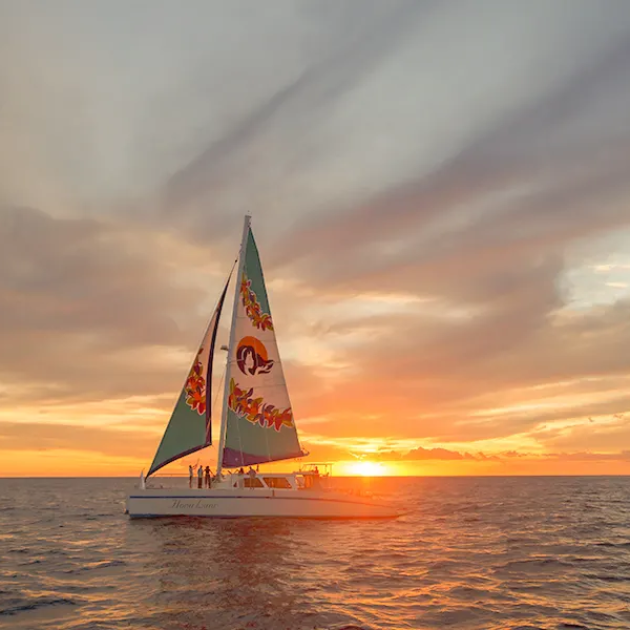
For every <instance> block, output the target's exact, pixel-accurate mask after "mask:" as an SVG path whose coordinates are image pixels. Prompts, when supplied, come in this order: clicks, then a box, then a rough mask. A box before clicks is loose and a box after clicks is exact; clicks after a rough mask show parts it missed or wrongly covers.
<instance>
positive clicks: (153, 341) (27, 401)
mask: <svg viewBox="0 0 630 630" xmlns="http://www.w3.org/2000/svg"><path fill="white" fill-rule="evenodd" d="M0 95H1V100H0V138H1V142H0V476H22V475H26V476H37V475H60V476H64V475H95V476H100V475H105V476H109V475H111V476H114V475H134V476H135V475H138V474H139V473H140V470H141V469H143V468H144V469H145V470H146V469H147V468H148V465H149V464H150V462H151V459H152V458H153V455H154V453H155V449H156V447H157V445H158V442H159V440H160V438H161V435H162V432H163V430H164V427H165V425H166V422H167V421H168V417H169V414H170V411H171V409H172V407H173V405H174V403H175V400H176V398H177V396H178V394H179V389H180V387H181V385H182V382H183V380H184V378H185V376H186V374H187V371H188V368H189V365H190V362H191V360H192V358H193V355H194V353H195V350H196V346H197V344H198V342H199V340H200V338H201V336H202V334H203V330H204V327H205V325H206V323H207V320H208V319H209V317H210V315H211V312H212V309H213V307H214V304H215V301H216V299H217V298H218V294H219V292H220V290H221V287H222V285H223V283H224V282H225V279H226V277H227V274H228V272H229V270H230V268H231V266H232V263H233V260H234V258H235V256H236V254H237V250H238V245H239V240H240V234H241V226H242V220H243V215H244V214H245V213H246V212H248V213H251V214H252V217H253V219H252V225H253V229H254V234H255V235H256V239H257V241H258V246H259V248H260V253H261V258H262V264H263V268H264V271H265V275H266V279H267V283H268V290H269V297H270V304H271V309H272V314H273V317H274V321H275V327H276V331H277V334H278V344H279V348H280V352H281V355H282V358H283V361H284V366H285V374H286V379H287V382H288V386H289V391H290V395H291V401H292V404H293V410H294V414H295V418H296V424H297V426H298V431H299V435H300V439H301V441H302V443H303V446H304V447H305V448H307V449H308V450H310V451H311V459H312V460H313V461H315V460H317V461H324V460H326V461H328V460H334V461H339V462H342V463H340V464H339V465H338V467H337V471H336V472H338V473H339V474H342V473H348V472H371V473H385V474H439V475H441V474H471V475H475V474H479V475H486V474H499V475H504V474H619V473H623V474H630V2H628V1H627V0H606V1H605V2H603V3H602V2H597V1H593V0H586V1H582V0H532V1H530V2H522V1H520V0H513V1H512V0H469V1H462V0H453V1H451V2H439V1H419V0H410V1H394V0H388V1H387V2H384V1H382V0H346V1H344V2H338V1H336V0H322V1H321V2H307V1H304V2H299V1H294V0H291V1H288V0H287V1H283V0H274V1H273V2H260V0H251V1H240V0H231V1H230V2H207V1H205V0H202V1H195V0H187V1H186V2H185V3H181V2H178V1H177V0H172V1H162V2H160V1H157V0H134V1H133V2H126V1H125V2H124V1H122V0H120V1H118V0H107V1H104V0H103V1H100V0H97V1H90V2H83V1H80V0H76V1H71V0H56V1H55V2H48V1H46V0H41V1H35V0H0ZM227 304H228V305H230V306H231V300H229V301H228V302H227ZM229 310H230V309H229V308H228V309H227V311H228V312H229ZM227 321H228V320H227V318H224V322H223V326H222V329H221V333H220V335H221V338H220V340H219V341H220V343H226V341H227V325H228V324H227ZM219 359H220V360H218V361H217V364H216V370H217V373H218V375H219V376H220V375H221V373H222V370H223V365H222V363H221V361H223V360H224V355H222V356H221V357H219ZM214 433H215V436H216V435H218V423H217V424H216V425H215V428H214ZM198 459H199V456H198V455H195V456H193V457H192V458H189V459H188V460H184V461H182V462H180V463H179V464H175V465H173V466H171V467H170V469H171V470H172V471H174V472H180V471H181V470H183V468H184V467H185V466H187V464H188V463H189V462H193V463H194V462H196V461H197V460H198ZM201 459H202V460H203V461H204V463H206V461H207V462H208V463H210V464H211V465H214V460H215V459H216V449H215V448H212V449H210V451H209V452H203V453H202V455H201ZM361 461H363V462H365V461H367V462H372V464H373V465H371V466H368V467H367V468H365V467H364V468H363V469H361V468H360V467H359V468H357V462H361ZM343 462H350V463H343ZM292 466H293V464H289V467H292Z"/></svg>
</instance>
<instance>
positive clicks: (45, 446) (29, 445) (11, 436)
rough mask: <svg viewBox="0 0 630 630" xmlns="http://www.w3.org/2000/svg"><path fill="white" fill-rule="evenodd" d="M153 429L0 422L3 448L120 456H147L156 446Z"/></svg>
mask: <svg viewBox="0 0 630 630" xmlns="http://www.w3.org/2000/svg"><path fill="white" fill-rule="evenodd" d="M157 442H158V440H157V439H156V435H155V434H154V433H153V432H148V431H147V432H143V431H129V430H125V431H122V432H121V431H120V430H116V429H109V428H105V427H89V426H77V425H64V424H48V423H43V422H0V451H22V450H28V451H55V450H80V451H88V452H90V453H98V454H101V455H112V456H113V455H115V456H119V457H138V456H140V457H142V456H144V457H146V458H147V459H148V457H149V456H150V454H151V453H152V449H154V448H155V447H156V445H157Z"/></svg>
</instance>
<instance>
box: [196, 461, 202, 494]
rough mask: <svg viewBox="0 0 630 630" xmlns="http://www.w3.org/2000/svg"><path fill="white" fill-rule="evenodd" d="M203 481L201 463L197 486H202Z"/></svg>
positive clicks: (198, 469)
mask: <svg viewBox="0 0 630 630" xmlns="http://www.w3.org/2000/svg"><path fill="white" fill-rule="evenodd" d="M202 483H203V466H202V465H201V464H199V468H197V488H201V485H202Z"/></svg>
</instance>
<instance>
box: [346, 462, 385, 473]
mask: <svg viewBox="0 0 630 630" xmlns="http://www.w3.org/2000/svg"><path fill="white" fill-rule="evenodd" d="M348 474H350V475H353V476H357V477H382V476H383V475H386V474H387V468H386V467H385V466H383V464H380V463H377V462H367V461H361V462H353V463H352V464H350V465H349V466H348Z"/></svg>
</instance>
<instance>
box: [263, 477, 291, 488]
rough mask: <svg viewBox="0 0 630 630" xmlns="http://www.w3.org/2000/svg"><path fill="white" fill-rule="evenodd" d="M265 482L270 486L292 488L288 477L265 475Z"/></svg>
mask: <svg viewBox="0 0 630 630" xmlns="http://www.w3.org/2000/svg"><path fill="white" fill-rule="evenodd" d="M263 479H264V480H265V483H266V484H267V485H268V486H269V487H270V488H285V489H286V488H288V489H291V487H292V486H291V484H290V483H289V480H288V479H287V478H286V477H263Z"/></svg>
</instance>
